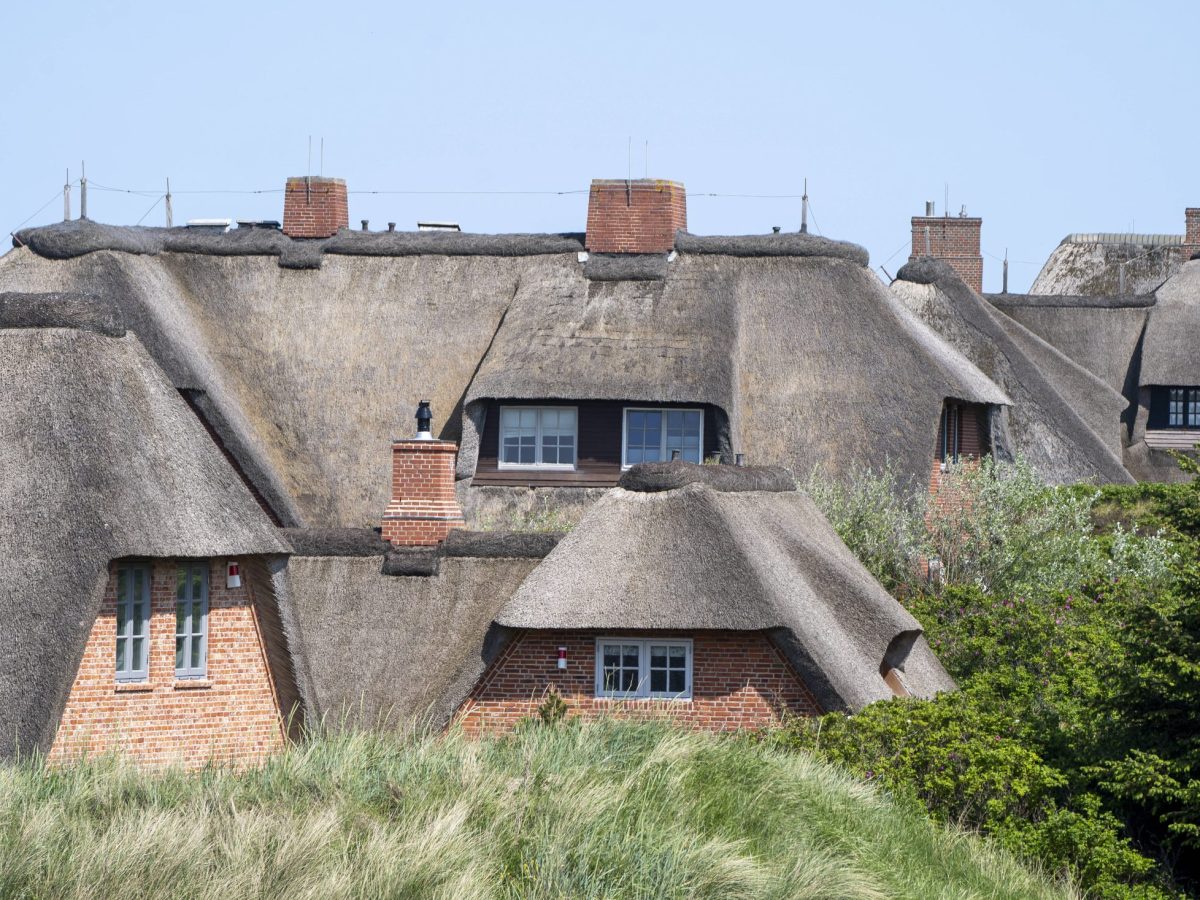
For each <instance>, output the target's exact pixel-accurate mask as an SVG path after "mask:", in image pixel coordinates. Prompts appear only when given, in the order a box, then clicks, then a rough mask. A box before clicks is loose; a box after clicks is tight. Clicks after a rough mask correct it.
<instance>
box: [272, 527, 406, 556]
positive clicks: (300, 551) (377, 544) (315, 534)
mask: <svg viewBox="0 0 1200 900" xmlns="http://www.w3.org/2000/svg"><path fill="white" fill-rule="evenodd" d="M282 531H283V536H284V538H285V539H286V540H287V542H288V543H289V544H291V545H292V552H294V553H295V554H296V555H297V556H382V555H383V554H384V553H387V552H388V550H390V549H391V546H392V545H391V544H389V543H388V542H387V541H385V540H384V539H383V538H381V537H380V536H379V532H378V531H375V530H374V529H371V528H284V529H282Z"/></svg>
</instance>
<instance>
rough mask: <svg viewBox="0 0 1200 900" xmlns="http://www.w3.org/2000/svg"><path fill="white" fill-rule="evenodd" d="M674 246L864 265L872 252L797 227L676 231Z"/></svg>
mask: <svg viewBox="0 0 1200 900" xmlns="http://www.w3.org/2000/svg"><path fill="white" fill-rule="evenodd" d="M675 249H676V250H677V251H678V252H680V253H695V254H712V255H720V256H801V257H804V256H809V257H826V258H833V259H845V260H849V261H850V262H853V263H857V264H858V265H860V266H864V267H865V266H867V265H868V264H869V263H870V260H871V256H870V254H869V253H867V250H866V248H865V247H862V246H860V245H858V244H854V243H851V242H850V241H837V240H834V239H832V238H827V237H820V236H818V235H815V234H801V233H800V232H798V231H789V232H777V233H773V234H691V233H690V232H687V231H679V232H676V234H675Z"/></svg>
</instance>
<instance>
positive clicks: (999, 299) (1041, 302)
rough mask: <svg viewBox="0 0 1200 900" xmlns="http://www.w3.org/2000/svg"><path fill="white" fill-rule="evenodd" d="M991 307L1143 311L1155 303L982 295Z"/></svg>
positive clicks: (1143, 298)
mask: <svg viewBox="0 0 1200 900" xmlns="http://www.w3.org/2000/svg"><path fill="white" fill-rule="evenodd" d="M983 298H984V299H985V300H987V301H988V302H989V303H990V304H992V306H996V307H999V308H1000V309H1002V310H1004V311H1005V312H1009V310H1010V309H1023V308H1026V307H1033V308H1037V309H1045V308H1051V307H1052V308H1063V309H1145V308H1146V307H1149V306H1153V305H1154V304H1155V302H1156V298H1155V296H1154V294H1122V295H1113V296H1111V297H1110V296H1092V297H1088V296H1075V295H1067V294H984V295H983Z"/></svg>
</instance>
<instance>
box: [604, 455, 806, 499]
mask: <svg viewBox="0 0 1200 900" xmlns="http://www.w3.org/2000/svg"><path fill="white" fill-rule="evenodd" d="M688 484H703V485H707V486H708V487H710V488H712V489H713V490H716V491H794V490H796V478H795V476H794V475H792V473H791V472H789V471H788V470H787V469H782V468H779V467H777V466H699V465H696V464H695V463H689V462H683V461H682V460H674V461H672V462H662V463H639V464H638V465H636V466H633V467H631V468H630V469H629V470H628V471H627V472H625V473H624V474H622V475H621V481H620V485H621V487H623V488H624V489H625V490H627V491H643V492H646V493H653V492H655V491H673V490H675V489H677V488H681V487H683V486H684V485H688Z"/></svg>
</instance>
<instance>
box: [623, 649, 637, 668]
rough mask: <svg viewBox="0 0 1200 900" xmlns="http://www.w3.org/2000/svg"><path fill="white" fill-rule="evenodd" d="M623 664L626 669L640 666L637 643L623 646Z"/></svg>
mask: <svg viewBox="0 0 1200 900" xmlns="http://www.w3.org/2000/svg"><path fill="white" fill-rule="evenodd" d="M621 665H622V666H624V667H625V668H626V669H636V668H637V667H638V648H637V645H636V644H634V645H632V646H631V645H628V644H627V645H625V646H623V647H622V648H621Z"/></svg>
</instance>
